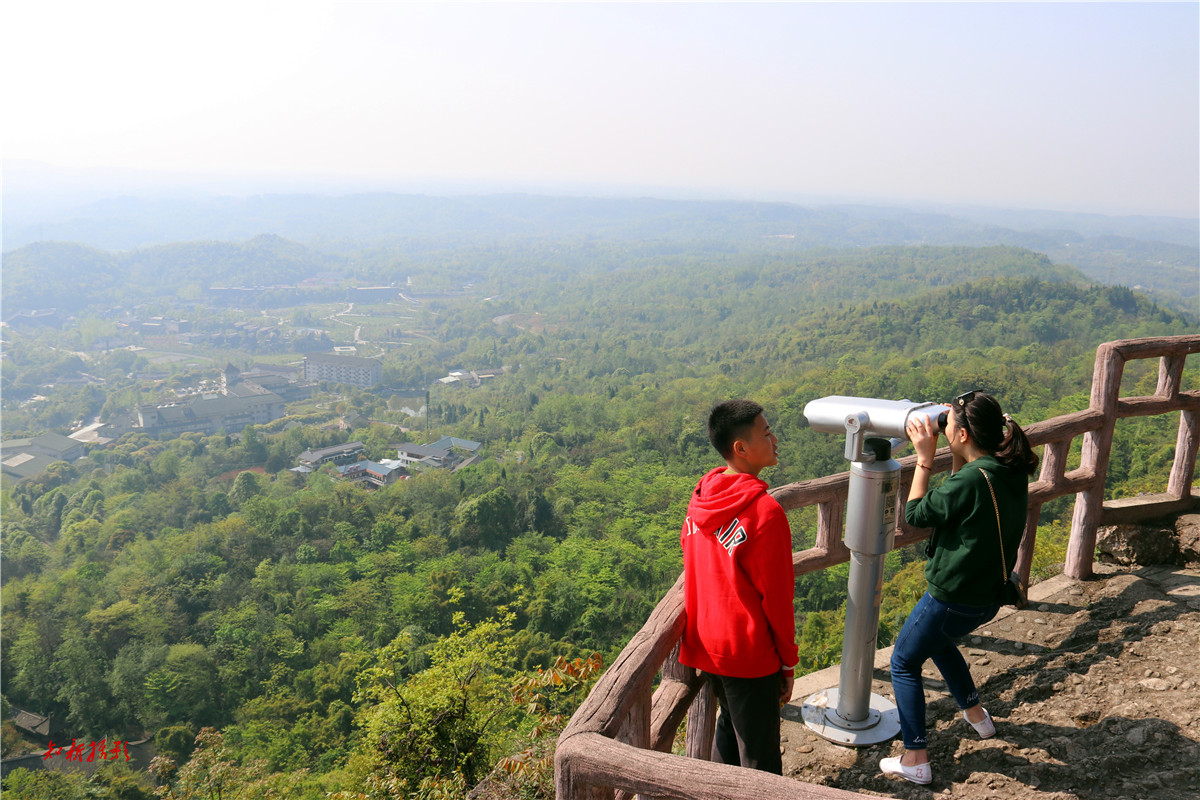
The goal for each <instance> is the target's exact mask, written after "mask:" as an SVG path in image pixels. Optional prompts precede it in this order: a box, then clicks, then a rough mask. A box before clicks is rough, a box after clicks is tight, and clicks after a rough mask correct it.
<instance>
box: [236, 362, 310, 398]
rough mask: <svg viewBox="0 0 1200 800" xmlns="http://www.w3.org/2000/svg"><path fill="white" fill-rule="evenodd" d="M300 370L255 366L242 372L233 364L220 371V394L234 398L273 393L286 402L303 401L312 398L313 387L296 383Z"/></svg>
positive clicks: (262, 365)
mask: <svg viewBox="0 0 1200 800" xmlns="http://www.w3.org/2000/svg"><path fill="white" fill-rule="evenodd" d="M299 373H300V370H299V369H296V368H294V367H274V366H271V365H268V364H255V365H254V366H253V367H251V368H250V369H248V370H246V371H245V372H242V371H241V370H239V369H238V368H237V367H235V366H234V365H233V364H227V365H226V366H225V369H223V370H221V393H222V394H226V395H233V396H235V397H249V396H251V395H255V394H264V393H267V392H274V393H275V394H277V395H279V396H280V397H282V398H283V399H284V400H286V401H288V402H293V401H296V400H305V399H307V398H309V397H311V396H312V390H313V385H312V384H310V383H297V382H296V378H297V377H298V376H299Z"/></svg>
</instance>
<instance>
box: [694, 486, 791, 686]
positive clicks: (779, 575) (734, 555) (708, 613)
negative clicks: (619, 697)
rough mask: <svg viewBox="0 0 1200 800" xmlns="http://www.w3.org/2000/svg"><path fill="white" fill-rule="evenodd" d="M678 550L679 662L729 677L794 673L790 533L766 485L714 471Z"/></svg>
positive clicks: (697, 495)
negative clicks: (680, 599)
mask: <svg viewBox="0 0 1200 800" xmlns="http://www.w3.org/2000/svg"><path fill="white" fill-rule="evenodd" d="M680 543H681V544H682V546H683V573H684V598H685V599H684V609H685V614H686V617H687V619H686V623H685V627H684V630H683V641H682V643H681V644H680V647H679V661H680V663H682V664H684V665H686V666H689V667H695V668H697V669H701V670H704V671H705V672H711V673H713V674H716V675H723V676H727V677H731V678H761V677H763V676H766V675H770V674H771V673H773V672H778V671H779V670H780V669H781V668H783V667H794V666H795V665H796V662H797V661H799V655H798V651H797V649H796V620H795V614H794V612H793V610H792V602H793V599H794V597H795V594H796V574H795V571H794V570H793V569H792V533H791V528H790V527H789V525H788V521H787V516H786V515H785V514H784V512H783V509H782V508H781V507H780V505H779V503H778V502H776V500H775V498H773V497H771V496H770V495H769V494H767V484H766V482H765V481H763V480H761V479H760V478H758V477H756V476H754V475H748V474H745V473H733V474H730V473H728V472H727V471H726V468H725V467H717V468H716V469H714V470H712V471H711V472H709V473H708V474H707V475H705V476H704V477H703V478H701V479H700V482H699V483H698V484H696V490H695V491H694V492H692V499H691V502H690V503H688V512H687V519H686V520H684V523H683V530H682V532H681V533H680Z"/></svg>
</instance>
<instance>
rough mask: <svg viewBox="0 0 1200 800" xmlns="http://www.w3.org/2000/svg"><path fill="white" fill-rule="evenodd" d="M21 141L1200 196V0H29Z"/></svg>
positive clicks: (411, 174)
mask: <svg viewBox="0 0 1200 800" xmlns="http://www.w3.org/2000/svg"><path fill="white" fill-rule="evenodd" d="M0 13H2V17H0V26H2V30H3V32H2V33H0V71H2V72H3V78H2V80H3V98H2V102H3V105H2V112H3V113H2V117H3V123H2V131H3V140H2V145H3V155H4V160H5V165H6V171H12V168H13V167H14V166H16V165H17V164H18V163H19V162H23V161H27V160H28V161H38V162H46V163H49V164H52V165H55V166H59V167H66V168H72V169H74V168H84V167H105V168H118V169H138V170H149V171H154V172H165V173H171V174H173V175H174V174H179V175H204V174H208V175H219V176H228V175H251V176H254V177H256V178H258V179H266V180H274V181H279V182H281V185H282V182H284V181H294V180H296V179H301V178H302V179H306V180H307V179H313V178H330V179H337V180H339V181H341V182H342V183H344V184H346V185H351V184H353V183H355V182H361V184H362V185H364V186H366V185H368V184H370V185H374V186H377V187H378V186H384V187H389V188H396V189H399V190H404V189H405V188H406V187H412V186H417V185H423V186H428V185H431V184H433V183H436V182H446V183H447V184H448V185H454V184H458V185H463V186H467V185H488V186H492V187H494V188H502V187H513V188H529V187H533V186H542V187H547V188H550V187H554V186H560V187H563V189H564V190H571V189H572V187H574V188H575V190H576V191H581V190H582V189H581V187H592V188H595V187H609V188H610V189H612V190H620V189H622V188H633V187H637V188H640V189H643V190H647V191H652V190H660V191H661V192H663V193H668V192H670V191H676V192H684V191H692V192H693V193H694V194H699V195H702V196H703V195H711V196H730V195H732V196H737V197H748V198H754V197H757V198H768V199H780V198H783V199H787V198H801V197H813V196H823V197H829V198H831V199H837V198H844V199H876V200H936V201H955V202H957V201H965V202H974V203H980V204H986V205H994V206H1001V205H1007V206H1012V205H1016V206H1022V207H1039V208H1055V209H1065V210H1089V211H1100V212H1104V213H1143V214H1167V215H1174V216H1189V217H1195V216H1198V215H1200V46H1198V42H1200V4H1198V3H1196V2H1187V3H1164V4H1157V3H1138V4H1109V3H1103V4H1091V3H1065V4H1050V3H1004V4H975V3H940V4H907V3H880V4H872V3H836V4H820V3H768V4H750V3H737V4H687V3H670V4H649V3H622V4H541V3H538V4H506V3H491V4H468V3H449V2H445V3H438V4H419V3H397V2H391V3H389V2H374V3H359V2H339V3H333V2H305V1H304V0H288V1H287V2H279V3H275V2H255V1H254V0H240V1H239V2H237V3H229V4H226V3H222V2H194V1H188V0H178V1H176V0H170V1H166V0H156V2H153V3H144V4H142V3H129V2H120V0H115V1H113V0H109V1H107V2H95V0H90V1H89V2H87V3H58V2H53V0H37V2H34V1H32V0H26V1H24V2H22V1H21V0H12V2H7V3H5V4H4V10H3V12H0Z"/></svg>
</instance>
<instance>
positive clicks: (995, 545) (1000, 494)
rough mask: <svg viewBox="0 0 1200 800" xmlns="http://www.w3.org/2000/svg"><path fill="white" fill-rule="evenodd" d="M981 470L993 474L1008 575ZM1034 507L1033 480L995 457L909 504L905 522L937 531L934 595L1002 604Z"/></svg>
mask: <svg viewBox="0 0 1200 800" xmlns="http://www.w3.org/2000/svg"><path fill="white" fill-rule="evenodd" d="M980 470H987V473H988V476H989V477H990V478H991V480H992V488H993V489H994V490H995V492H996V503H997V504H998V505H999V507H1000V527H1001V529H1002V530H1003V532H1004V567H1003V571H1002V570H1001V561H1000V536H999V535H998V534H997V531H996V512H995V510H994V506H993V505H992V496H991V494H989V493H988V485H987V482H986V480H985V479H984V477H983V475H982V474H981V473H980ZM1028 505H1029V477H1028V476H1027V475H1025V474H1024V473H1022V472H1019V471H1017V470H1015V469H1012V468H1010V467H1007V466H1005V465H1004V464H1002V463H1001V462H1000V461H998V460H997V459H996V458H995V457H994V456H990V455H989V456H983V457H981V458H977V459H975V460H974V461H972V462H970V463H968V464H964V465H963V467H962V469H960V470H959V471H958V472H956V473H954V474H953V475H951V476H950V477H949V478H947V479H946V481H945V482H944V483H943V484H942V485H941V486H939V487H938V488H936V489H933V490H932V491H930V492H928V493H926V495H925V496H924V497H922V498H921V499H919V500H909V501H908V503H907V504H906V505H905V507H904V519H905V521H907V522H908V524H909V525H912V526H913V527H916V528H933V535H932V536H931V537H930V542H931V543H932V546H933V555H932V556H931V557H930V559H929V561H928V563H926V564H925V580H926V581H927V582H928V584H929V593H930V594H931V595H933V596H934V597H935V598H937V599H938V600H941V601H942V602H943V603H962V604H963V605H972V606H985V605H991V604H992V603H995V602H998V597H999V592H1000V588H1001V586H1002V585H1003V582H1004V580H1005V579H1007V577H1008V573H1009V572H1010V571H1011V570H1012V568H1013V565H1014V564H1016V562H1017V548H1018V547H1019V546H1020V544H1021V534H1022V533H1023V532H1024V530H1025V517H1026V514H1027V510H1028Z"/></svg>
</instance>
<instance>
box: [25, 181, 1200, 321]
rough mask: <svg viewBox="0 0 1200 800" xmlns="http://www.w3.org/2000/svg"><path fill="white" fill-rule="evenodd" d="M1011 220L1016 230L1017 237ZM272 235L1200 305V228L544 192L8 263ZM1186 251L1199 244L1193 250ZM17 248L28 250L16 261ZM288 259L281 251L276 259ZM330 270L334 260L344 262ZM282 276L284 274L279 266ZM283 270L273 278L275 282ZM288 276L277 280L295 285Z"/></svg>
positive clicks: (197, 207) (282, 209) (247, 224)
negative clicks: (995, 285) (905, 252)
mask: <svg viewBox="0 0 1200 800" xmlns="http://www.w3.org/2000/svg"><path fill="white" fill-rule="evenodd" d="M1003 223H1007V226H1006V225H1005V224H1003ZM261 235H271V236H275V237H280V238H281V239H284V240H291V241H292V242H295V243H299V244H300V245H305V246H307V247H308V248H309V249H310V251H311V252H309V253H308V254H306V255H304V256H299V255H294V259H299V260H298V261H296V260H293V261H292V263H293V266H297V267H298V266H299V265H300V264H301V263H303V262H305V261H306V260H308V259H313V260H316V261H323V260H325V259H326V258H329V257H330V256H329V255H318V254H341V255H350V254H353V253H356V252H358V251H361V250H363V249H365V248H371V247H404V248H414V247H415V248H429V247H436V248H439V249H443V250H445V249H450V248H453V247H457V246H461V245H463V244H468V243H469V244H483V243H486V244H488V245H492V246H494V245H496V244H498V243H500V244H502V243H505V242H511V241H513V240H514V239H526V240H528V239H540V240H548V239H560V238H561V239H579V238H582V239H584V240H589V241H591V240H598V241H611V242H618V243H629V242H648V241H652V242H671V243H675V244H677V245H681V246H683V247H687V246H688V245H701V244H708V245H711V244H721V245H723V246H725V247H732V248H735V249H738V250H746V249H749V250H753V249H755V248H759V247H776V248H777V247H780V246H787V247H789V248H792V249H795V250H804V249H812V248H818V247H832V248H839V249H845V248H862V247H877V246H885V245H955V246H971V247H978V246H993V245H1009V246H1014V247H1022V248H1028V249H1031V250H1035V251H1037V252H1041V253H1045V254H1046V255H1048V256H1049V257H1050V258H1051V259H1052V260H1053V261H1055V262H1056V263H1063V264H1071V265H1074V266H1076V267H1078V268H1079V269H1080V270H1082V271H1083V272H1084V274H1086V275H1088V276H1089V277H1091V278H1092V279H1094V280H1097V281H1100V282H1103V283H1115V284H1122V285H1129V286H1138V287H1140V288H1144V289H1146V290H1148V291H1154V292H1159V293H1163V294H1164V295H1165V296H1166V297H1168V298H1172V297H1173V298H1176V300H1177V301H1180V302H1179V304H1183V305H1185V306H1186V305H1191V306H1193V307H1194V302H1192V301H1190V298H1193V297H1196V296H1198V295H1200V280H1197V278H1198V277H1200V247H1197V241H1198V239H1200V222H1197V221H1196V220H1179V219H1170V218H1150V217H1111V218H1110V217H1103V216H1100V215H1087V214H1066V213H1060V212H1035V211H1020V212H1018V211H1010V212H1005V211H988V210H980V209H964V210H963V211H962V213H961V214H958V213H957V212H955V211H954V210H940V209H939V210H936V211H919V210H909V209H902V208H884V207H874V206H851V205H843V206H821V207H805V206H799V205H794V204H788V203H768V202H739V201H696V200H662V199H654V198H647V197H640V198H579V197H550V196H543V195H524V194H509V195H484V196H461V197H435V196H427V195H403V194H388V193H374V194H355V195H346V196H340V197H334V196H320V195H259V196H254V197H245V198H233V197H212V198H203V199H166V198H159V199H146V198H135V197H125V198H118V199H114V200H105V201H101V202H97V203H93V204H91V205H88V206H86V207H84V208H81V209H79V210H78V211H77V212H75V213H73V214H71V215H66V216H61V217H59V218H55V219H48V220H46V221H44V222H42V223H39V224H36V225H26V226H23V227H15V228H14V227H12V226H9V225H5V229H4V241H5V245H6V247H7V248H9V249H8V250H7V252H6V254H5V258H4V261H5V266H6V267H8V266H9V264H10V261H11V260H12V258H13V256H14V254H15V253H17V252H26V251H25V250H24V247H25V246H27V245H33V244H34V243H36V242H46V241H59V242H74V243H79V244H84V245H89V246H91V247H96V248H103V249H105V250H110V251H141V249H142V248H148V247H153V246H156V245H162V246H166V245H172V244H173V243H178V242H188V243H194V242H246V241H247V240H253V239H254V238H255V237H258V236H261ZM1189 242H1190V244H1189ZM14 248H21V249H20V250H16V249H14ZM278 255H279V254H277V253H276V254H272V258H276V257H277V256H278ZM333 260H335V261H336V260H337V259H336V257H335V258H333ZM277 266H278V265H277ZM272 270H273V268H269V269H268V272H270V271H272ZM290 272H291V271H290V270H288V269H281V274H289V273H290Z"/></svg>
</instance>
